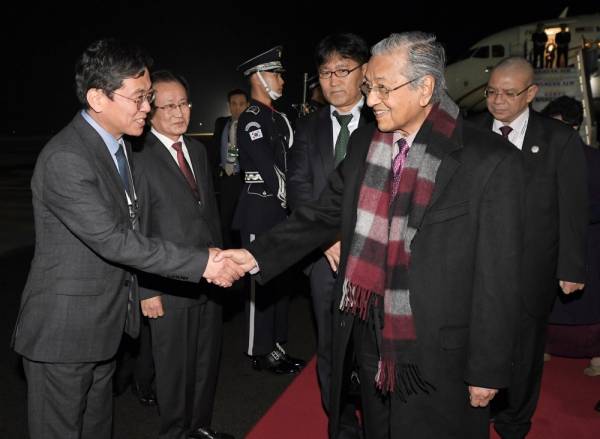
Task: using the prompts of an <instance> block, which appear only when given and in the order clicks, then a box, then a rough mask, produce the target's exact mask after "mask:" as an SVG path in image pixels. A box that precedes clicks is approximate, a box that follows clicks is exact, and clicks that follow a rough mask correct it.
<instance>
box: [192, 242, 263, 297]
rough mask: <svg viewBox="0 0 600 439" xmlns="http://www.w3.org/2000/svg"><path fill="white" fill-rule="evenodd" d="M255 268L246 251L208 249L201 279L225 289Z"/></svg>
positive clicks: (254, 261) (254, 262) (251, 258)
mask: <svg viewBox="0 0 600 439" xmlns="http://www.w3.org/2000/svg"><path fill="white" fill-rule="evenodd" d="M256 267H257V264H256V259H254V256H252V254H251V253H250V252H249V251H248V250H246V249H243V248H240V249H231V250H221V249H219V248H209V249H208V262H207V264H206V269H205V270H204V273H203V274H202V277H203V278H205V279H206V281H207V282H208V283H211V284H215V285H218V286H220V287H224V288H227V287H230V286H231V285H232V284H233V282H235V281H236V280H238V279H239V278H241V277H243V276H244V275H245V274H246V273H248V272H249V271H250V270H252V269H253V268H256Z"/></svg>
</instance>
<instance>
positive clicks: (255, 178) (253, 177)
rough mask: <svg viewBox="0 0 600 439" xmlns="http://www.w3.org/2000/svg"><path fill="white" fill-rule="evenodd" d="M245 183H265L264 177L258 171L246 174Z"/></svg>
mask: <svg viewBox="0 0 600 439" xmlns="http://www.w3.org/2000/svg"><path fill="white" fill-rule="evenodd" d="M244 182H245V183H264V181H263V179H262V177H261V176H260V174H259V173H258V172H256V171H246V172H244Z"/></svg>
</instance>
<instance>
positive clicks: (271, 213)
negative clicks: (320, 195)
mask: <svg viewBox="0 0 600 439" xmlns="http://www.w3.org/2000/svg"><path fill="white" fill-rule="evenodd" d="M281 55H282V47H281V46H277V47H274V48H272V49H270V50H267V51H266V52H264V53H261V54H260V55H257V56H255V57H253V58H251V59H249V60H248V61H246V62H244V63H242V64H241V65H240V66H239V67H238V71H241V72H242V73H243V74H244V76H245V77H247V78H248V80H249V83H250V96H251V99H250V103H249V106H248V108H247V109H246V111H244V112H243V113H242V114H241V115H240V118H239V121H238V132H237V139H238V150H239V163H240V167H241V169H242V171H243V173H244V188H243V190H242V193H241V195H240V199H239V202H238V206H237V209H236V213H235V217H234V223H233V224H234V227H236V228H238V229H239V230H240V232H241V238H242V245H244V246H246V245H248V244H249V243H250V242H251V241H253V240H254V238H255V237H256V236H258V235H260V234H261V233H264V232H266V231H268V230H269V229H271V228H272V227H273V226H275V225H276V224H278V223H280V222H281V221H283V220H285V218H286V216H287V204H286V194H285V173H286V153H287V150H288V149H289V148H290V146H291V145H292V143H293V137H294V135H293V131H292V127H291V125H290V122H289V121H288V119H287V117H286V116H285V114H283V113H280V112H278V111H277V110H275V109H274V108H273V106H272V103H273V101H274V100H276V99H279V98H280V97H281V96H282V91H283V84H284V81H283V78H282V77H281V73H282V72H283V71H284V69H283V65H282V64H281ZM282 280H283V279H281V278H280V279H276V280H274V281H271V282H269V283H267V284H265V285H258V284H257V283H256V282H255V281H254V280H251V285H250V294H249V297H248V300H247V302H246V317H247V322H248V323H247V329H248V331H247V337H248V338H247V343H248V348H247V353H248V355H249V356H250V357H251V358H252V367H253V368H255V369H257V370H268V371H271V372H274V373H278V374H289V373H297V372H298V371H299V370H300V369H301V368H302V367H303V366H304V364H305V363H304V361H302V360H300V359H296V358H293V357H290V356H289V355H288V354H287V353H286V351H285V350H284V348H283V346H282V345H283V344H284V343H285V342H286V341H287V326H288V325H287V322H288V307H289V297H288V296H287V294H286V291H285V290H284V289H285V288H286V285H285V283H284V282H283V281H282Z"/></svg>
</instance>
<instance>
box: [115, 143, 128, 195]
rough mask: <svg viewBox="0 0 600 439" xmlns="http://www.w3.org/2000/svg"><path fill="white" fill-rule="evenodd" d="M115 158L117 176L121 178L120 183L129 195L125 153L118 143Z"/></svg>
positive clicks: (121, 145)
mask: <svg viewBox="0 0 600 439" xmlns="http://www.w3.org/2000/svg"><path fill="white" fill-rule="evenodd" d="M115 157H116V159H117V169H118V170H119V175H120V176H121V181H122V182H123V187H124V188H125V190H126V191H127V193H128V194H130V193H131V192H130V187H129V179H130V177H129V166H127V157H125V151H124V149H123V144H122V143H121V142H119V149H117V152H116V153H115Z"/></svg>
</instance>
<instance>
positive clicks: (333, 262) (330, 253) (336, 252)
mask: <svg viewBox="0 0 600 439" xmlns="http://www.w3.org/2000/svg"><path fill="white" fill-rule="evenodd" d="M340 249H341V245H340V241H337V242H335V243H334V244H333V245H332V246H331V247H329V248H328V249H326V250H325V251H324V253H325V257H326V258H327V262H329V266H330V267H331V269H332V270H333V272H334V273H337V271H338V266H339V265H340Z"/></svg>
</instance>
